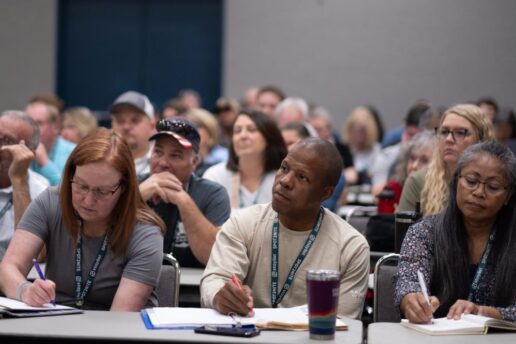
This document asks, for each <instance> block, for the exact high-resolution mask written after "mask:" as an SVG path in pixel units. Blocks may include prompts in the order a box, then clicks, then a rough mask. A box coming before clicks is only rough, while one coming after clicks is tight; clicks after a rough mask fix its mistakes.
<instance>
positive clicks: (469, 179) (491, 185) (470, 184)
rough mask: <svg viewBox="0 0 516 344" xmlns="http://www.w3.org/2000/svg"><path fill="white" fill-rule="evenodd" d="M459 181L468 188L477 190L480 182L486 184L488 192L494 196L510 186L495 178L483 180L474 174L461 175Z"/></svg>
mask: <svg viewBox="0 0 516 344" xmlns="http://www.w3.org/2000/svg"><path fill="white" fill-rule="evenodd" d="M459 183H460V184H461V185H462V186H463V187H464V188H466V189H468V190H476V189H477V188H478V187H479V186H480V184H484V188H485V190H486V192H487V193H488V194H491V195H493V196H496V195H499V194H501V193H502V192H504V191H505V190H507V189H508V188H509V186H506V185H502V184H501V183H500V182H498V181H495V180H488V181H485V182H483V181H481V180H480V179H478V178H476V177H473V176H462V175H461V176H459Z"/></svg>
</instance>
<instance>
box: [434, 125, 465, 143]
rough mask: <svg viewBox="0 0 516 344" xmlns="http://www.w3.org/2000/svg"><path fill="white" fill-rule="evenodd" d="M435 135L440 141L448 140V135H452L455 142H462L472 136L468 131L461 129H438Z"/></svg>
mask: <svg viewBox="0 0 516 344" xmlns="http://www.w3.org/2000/svg"><path fill="white" fill-rule="evenodd" d="M435 133H436V134H437V137H438V138H439V140H446V139H447V138H448V135H450V134H451V136H452V139H453V141H455V142H457V141H462V140H464V139H465V138H466V137H467V136H469V135H471V133H470V132H469V130H468V129H464V128H460V129H448V128H437V129H435Z"/></svg>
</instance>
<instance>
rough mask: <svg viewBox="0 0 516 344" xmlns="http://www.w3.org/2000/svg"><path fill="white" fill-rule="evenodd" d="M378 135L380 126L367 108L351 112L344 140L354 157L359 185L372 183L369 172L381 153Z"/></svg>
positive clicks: (357, 108)
mask: <svg viewBox="0 0 516 344" xmlns="http://www.w3.org/2000/svg"><path fill="white" fill-rule="evenodd" d="M378 135H379V133H378V126H377V124H376V121H375V119H374V116H373V114H372V113H371V111H370V110H369V109H368V108H367V107H365V106H359V107H356V108H355V109H353V111H351V113H350V115H349V117H348V118H347V119H346V122H345V123H344V126H343V128H342V138H343V141H344V143H346V144H348V145H349V147H350V149H351V154H352V155H353V163H354V165H355V169H356V170H357V172H358V174H359V178H358V182H357V184H367V183H370V176H369V174H368V170H369V167H370V166H372V164H373V162H374V160H375V159H376V156H377V154H378V153H379V152H380V144H379V143H378ZM350 182H353V181H350Z"/></svg>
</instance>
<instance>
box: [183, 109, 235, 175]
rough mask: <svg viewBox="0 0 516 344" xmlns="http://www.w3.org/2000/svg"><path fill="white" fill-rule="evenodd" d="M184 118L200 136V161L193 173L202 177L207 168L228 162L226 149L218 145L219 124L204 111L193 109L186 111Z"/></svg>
mask: <svg viewBox="0 0 516 344" xmlns="http://www.w3.org/2000/svg"><path fill="white" fill-rule="evenodd" d="M185 117H186V119H188V120H190V121H191V122H193V123H194V124H195V125H196V126H197V130H198V131H199V135H200V136H201V143H200V145H199V156H200V158H201V159H200V163H199V164H198V165H197V168H196V169H195V173H196V174H197V175H198V176H202V175H203V174H204V172H205V171H206V170H207V169H208V168H209V167H211V166H213V165H215V164H218V163H221V162H226V161H227V160H228V155H229V153H228V149H227V148H226V147H222V146H221V145H219V137H220V129H219V124H218V122H217V119H216V118H215V116H213V115H212V114H211V113H209V112H208V111H206V110H204V109H193V110H190V111H188V112H187V113H186V114H185Z"/></svg>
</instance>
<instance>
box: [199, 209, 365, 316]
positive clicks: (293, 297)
mask: <svg viewBox="0 0 516 344" xmlns="http://www.w3.org/2000/svg"><path fill="white" fill-rule="evenodd" d="M276 216H277V213H276V212H275V211H274V210H273V209H272V207H271V205H270V204H261V205H256V206H253V207H249V208H246V209H243V210H241V211H239V212H237V213H235V214H234V215H233V216H232V217H231V218H230V219H229V220H228V221H227V222H226V223H225V224H224V225H223V227H222V229H221V231H220V232H219V233H218V234H217V239H216V241H215V245H214V246H213V249H212V252H211V256H210V260H209V262H208V265H207V266H206V270H205V272H204V275H203V277H202V280H201V303H202V305H203V307H210V308H212V307H213V298H214V296H215V295H216V294H217V292H218V291H219V290H220V288H222V287H223V286H224V284H225V283H226V281H228V280H229V279H230V277H231V275H233V274H235V275H236V276H237V277H238V278H239V279H240V280H241V281H243V282H244V284H246V285H248V286H250V287H251V289H252V290H253V300H254V306H255V307H257V308H260V307H271V251H272V249H271V236H272V226H273V222H274V219H275V217H276ZM279 233H280V234H279V278H278V282H279V285H278V289H279V290H281V289H282V288H283V284H284V283H285V280H286V278H287V275H288V273H289V271H290V268H291V266H292V264H293V262H294V261H295V260H296V258H297V256H298V254H299V252H300V250H301V248H302V247H303V245H304V243H305V241H306V238H307V237H308V235H309V234H310V231H303V232H298V231H293V230H290V229H288V228H286V227H284V226H283V225H282V224H281V223H280V231H279ZM312 269H331V270H337V271H340V295H339V314H341V315H345V316H348V317H352V318H359V317H360V315H361V313H362V308H363V303H364V296H365V293H366V290H367V279H368V276H369V246H368V244H367V241H366V240H365V238H364V237H363V236H362V235H361V234H360V233H358V232H357V231H356V230H355V229H354V228H353V227H351V226H350V225H349V224H348V223H347V222H345V221H344V220H343V219H341V218H340V217H339V216H337V215H336V214H334V213H332V212H330V211H328V210H325V216H324V220H323V222H322V225H321V230H320V232H319V234H318V236H317V238H316V240H315V242H314V243H313V245H312V248H311V249H310V251H309V253H308V255H307V256H306V258H305V259H304V261H303V263H302V264H301V266H300V267H299V269H298V271H297V273H296V276H295V279H294V281H293V283H292V285H291V287H290V289H289V290H288V292H287V293H286V295H285V297H284V298H283V300H282V301H281V302H280V303H279V305H278V306H279V307H294V306H299V305H303V304H306V303H307V300H306V271H307V270H312Z"/></svg>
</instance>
